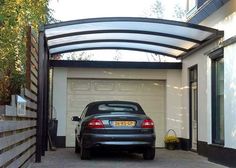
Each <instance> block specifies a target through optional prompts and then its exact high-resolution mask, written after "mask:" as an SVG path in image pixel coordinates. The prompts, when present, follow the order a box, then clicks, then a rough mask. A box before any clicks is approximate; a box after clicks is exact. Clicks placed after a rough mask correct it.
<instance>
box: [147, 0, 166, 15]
mask: <svg viewBox="0 0 236 168" xmlns="http://www.w3.org/2000/svg"><path fill="white" fill-rule="evenodd" d="M163 13H164V7H163V5H162V3H161V1H159V0H156V1H155V3H154V4H153V5H152V7H151V13H150V16H151V17H154V18H158V19H161V18H163Z"/></svg>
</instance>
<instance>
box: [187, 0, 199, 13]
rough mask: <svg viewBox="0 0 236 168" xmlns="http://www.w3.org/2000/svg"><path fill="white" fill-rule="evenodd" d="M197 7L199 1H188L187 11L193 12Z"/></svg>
mask: <svg viewBox="0 0 236 168" xmlns="http://www.w3.org/2000/svg"><path fill="white" fill-rule="evenodd" d="M196 6H197V1H196V0H188V1H187V11H191V10H192V9H194V8H195V7H196Z"/></svg>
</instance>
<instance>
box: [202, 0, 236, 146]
mask: <svg viewBox="0 0 236 168" xmlns="http://www.w3.org/2000/svg"><path fill="white" fill-rule="evenodd" d="M201 25H205V26H209V27H213V28H216V29H219V30H224V38H223V40H227V39H229V38H231V37H233V36H235V35H236V0H230V1H229V2H227V3H226V4H225V5H224V6H223V7H221V8H220V9H219V10H217V11H216V12H214V13H213V14H212V15H211V16H210V17H208V18H207V19H205V20H204V21H203V22H202V23H201ZM209 62H210V61H208V66H210V63H209ZM224 68H225V69H224V76H225V77H224V78H225V79H224V94H225V100H224V112H225V147H228V148H235V149H236V110H235V109H236V44H232V45H229V46H227V47H225V48H224ZM210 74H211V73H208V79H207V80H208V82H210V81H211V76H210ZM208 87H209V92H208V101H209V100H211V97H210V96H211V92H210V89H211V85H210V84H209V83H208ZM208 111H211V107H209V108H208ZM207 122H208V125H209V127H211V114H210V115H209V116H208V120H207ZM209 127H208V143H211V128H209Z"/></svg>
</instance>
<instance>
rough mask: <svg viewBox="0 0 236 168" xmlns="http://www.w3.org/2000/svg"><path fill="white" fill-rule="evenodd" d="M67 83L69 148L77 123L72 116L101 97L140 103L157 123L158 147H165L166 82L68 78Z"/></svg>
mask: <svg viewBox="0 0 236 168" xmlns="http://www.w3.org/2000/svg"><path fill="white" fill-rule="evenodd" d="M67 86H68V87H67V118H66V120H67V121H66V122H67V124H66V126H67V128H66V146H67V147H73V146H74V144H75V142H74V140H75V135H74V129H75V122H72V121H71V117H72V116H75V115H77V116H80V114H81V112H82V110H83V109H84V108H85V106H86V105H87V104H88V103H90V102H92V101H100V100H128V101H135V102H138V103H139V104H140V105H141V106H142V107H143V109H144V111H145V113H146V114H147V115H148V116H149V117H151V118H152V119H153V121H154V123H155V131H156V135H157V141H156V146H157V147H164V143H163V137H164V134H165V93H166V92H165V90H166V89H165V82H164V81H146V80H85V79H83V80H82V79H81V80H80V79H68V85H67Z"/></svg>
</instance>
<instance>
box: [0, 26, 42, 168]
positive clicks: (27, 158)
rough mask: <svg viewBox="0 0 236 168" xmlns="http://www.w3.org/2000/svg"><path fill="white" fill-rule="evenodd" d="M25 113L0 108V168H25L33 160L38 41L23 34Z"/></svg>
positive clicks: (31, 35)
mask: <svg viewBox="0 0 236 168" xmlns="http://www.w3.org/2000/svg"><path fill="white" fill-rule="evenodd" d="M26 56H27V58H26V60H27V61H26V81H27V82H26V88H25V89H24V95H23V97H24V98H25V99H26V111H25V114H21V115H20V114H17V105H16V104H15V105H14V104H13V105H12V106H0V167H4V168H6V167H7V168H17V167H23V168H24V167H27V166H29V165H30V164H31V163H32V162H33V161H34V159H35V154H36V132H37V130H36V129H37V111H38V109H37V108H38V107H37V106H38V105H37V101H38V94H37V93H38V38H37V35H36V33H34V32H33V31H32V30H31V29H29V30H28V33H27V54H26Z"/></svg>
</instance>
